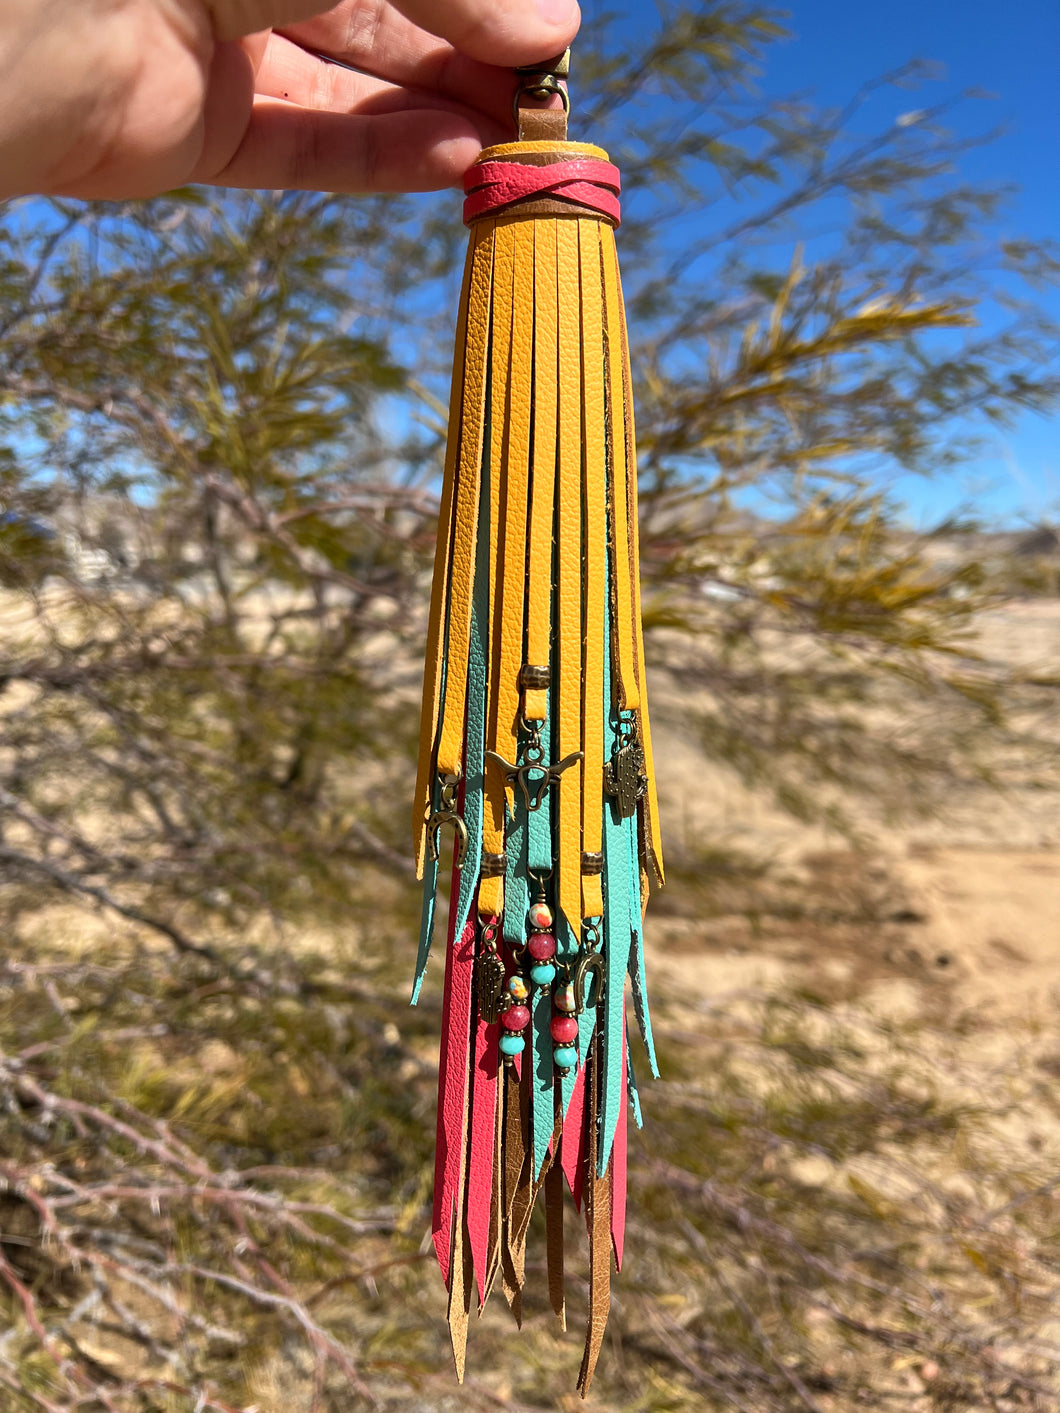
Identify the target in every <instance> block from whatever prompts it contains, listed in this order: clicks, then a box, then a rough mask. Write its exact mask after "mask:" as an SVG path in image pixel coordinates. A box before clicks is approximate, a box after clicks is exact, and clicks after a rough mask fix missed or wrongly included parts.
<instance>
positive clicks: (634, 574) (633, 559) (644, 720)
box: [611, 250, 665, 884]
mask: <svg viewBox="0 0 1060 1413" xmlns="http://www.w3.org/2000/svg"><path fill="white" fill-rule="evenodd" d="M611 258H612V260H613V263H614V270H615V281H616V285H617V288H618V291H619V300H618V314H619V323H620V326H621V350H622V366H623V378H624V381H625V384H626V396H625V414H626V467H627V477H626V489H627V495H628V504H629V527H630V537H629V545H630V581H631V586H632V593H633V623H634V627H635V629H636V637H635V649H636V655H635V658H634V665H635V668H636V673H637V681H638V682H639V684H640V745H641V748H642V749H643V751H644V762H645V773H646V774H647V776H648V797H647V801H646V802H645V805H646V807H645V805H642V806H641V811H640V813H641V815H642V818H643V819H644V834H645V853H646V855H647V857H648V859H649V860H650V862H651V865H652V869H653V870H654V873H655V876H656V878H657V880H658V882H659V883H660V884H662V883H663V882H664V881H665V878H664V874H663V859H662V842H661V837H660V833H659V799H658V792H657V789H656V785H655V763H654V759H653V756H652V748H651V727H650V724H649V721H648V699H647V695H646V694H645V691H644V626H643V623H642V621H641V603H640V533H639V529H638V515H637V475H636V465H637V453H636V430H635V428H634V424H633V379H632V374H631V373H630V369H629V332H628V329H627V327H626V314H625V309H624V308H623V305H622V299H621V290H622V280H621V276H620V274H619V270H618V255H617V252H615V251H614V250H612V253H611Z"/></svg>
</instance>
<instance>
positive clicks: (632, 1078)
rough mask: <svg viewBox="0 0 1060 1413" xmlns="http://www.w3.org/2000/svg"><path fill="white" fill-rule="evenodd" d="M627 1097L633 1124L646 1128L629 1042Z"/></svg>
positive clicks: (627, 1045)
mask: <svg viewBox="0 0 1060 1413" xmlns="http://www.w3.org/2000/svg"><path fill="white" fill-rule="evenodd" d="M626 1095H627V1097H628V1099H629V1111H630V1113H631V1114H632V1115H633V1122H634V1123H635V1124H636V1125H637V1127H638V1128H643V1127H644V1115H643V1114H642V1113H641V1111H640V1094H639V1093H638V1091H637V1077H636V1075H635V1074H634V1073H633V1056H632V1055H631V1054H630V1052H629V1041H628V1039H627V1041H626Z"/></svg>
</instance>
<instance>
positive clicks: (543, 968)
mask: <svg viewBox="0 0 1060 1413" xmlns="http://www.w3.org/2000/svg"><path fill="white" fill-rule="evenodd" d="M555 979H556V968H555V967H554V966H553V965H552V963H551V962H538V964H537V966H536V967H531V968H530V980H531V981H532V982H533V983H534V985H535V986H551V985H552V983H553V982H554V981H555Z"/></svg>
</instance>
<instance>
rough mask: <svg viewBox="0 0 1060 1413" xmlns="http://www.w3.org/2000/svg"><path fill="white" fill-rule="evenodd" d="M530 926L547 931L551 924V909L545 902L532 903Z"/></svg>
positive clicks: (539, 930) (540, 930)
mask: <svg viewBox="0 0 1060 1413" xmlns="http://www.w3.org/2000/svg"><path fill="white" fill-rule="evenodd" d="M530 926H531V927H534V928H536V929H537V930H538V932H547V931H548V929H549V928H550V927H551V926H552V909H551V908H550V907H549V905H548V904H547V903H533V904H531V907H530Z"/></svg>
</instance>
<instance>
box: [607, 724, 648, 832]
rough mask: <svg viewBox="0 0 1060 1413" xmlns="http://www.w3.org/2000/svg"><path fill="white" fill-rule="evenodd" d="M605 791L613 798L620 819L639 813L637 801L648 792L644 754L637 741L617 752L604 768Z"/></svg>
mask: <svg viewBox="0 0 1060 1413" xmlns="http://www.w3.org/2000/svg"><path fill="white" fill-rule="evenodd" d="M604 789H605V790H606V791H607V793H608V794H609V795H611V796H613V798H614V800H615V804H616V805H617V807H618V816H619V818H620V819H629V818H631V816H633V815H635V814H636V813H637V801H638V800H642V799H643V798H644V796H645V795H646V794H647V792H648V777H647V775H646V774H645V765H644V752H643V750H642V749H641V748H640V746H639V745H638V744H637V742H636V741H630V742H629V743H627V744H626V745H625V746H623V747H622V749H621V750H619V751H617V752H616V753H615V754H614V755H613V756H612V757H611V759H610V760H609V761H608V762H607V764H606V765H605V766H604Z"/></svg>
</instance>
